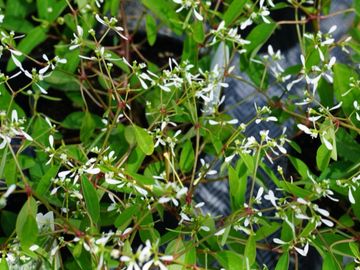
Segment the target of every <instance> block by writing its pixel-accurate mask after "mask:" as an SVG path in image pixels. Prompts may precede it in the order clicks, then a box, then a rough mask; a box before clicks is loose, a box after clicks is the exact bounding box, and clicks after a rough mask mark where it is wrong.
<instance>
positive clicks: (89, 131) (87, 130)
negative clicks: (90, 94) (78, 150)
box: [80, 112, 96, 142]
mask: <svg viewBox="0 0 360 270" xmlns="http://www.w3.org/2000/svg"><path fill="white" fill-rule="evenodd" d="M95 127H96V123H95V120H94V118H93V117H92V115H91V113H89V112H86V113H85V116H84V118H83V120H82V123H81V128H80V140H81V141H82V142H87V141H88V140H89V139H91V136H92V135H93V134H94V131H95Z"/></svg>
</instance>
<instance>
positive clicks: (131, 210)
mask: <svg viewBox="0 0 360 270" xmlns="http://www.w3.org/2000/svg"><path fill="white" fill-rule="evenodd" d="M139 208H140V207H139V206H138V205H132V206H130V207H128V208H126V209H124V211H122V212H121V214H120V215H119V216H118V217H117V219H116V220H115V222H114V225H115V227H116V228H118V229H120V230H124V229H125V228H126V227H127V226H128V225H129V224H130V223H131V222H132V218H133V217H134V216H136V215H137V214H138V213H139V210H140V209H139Z"/></svg>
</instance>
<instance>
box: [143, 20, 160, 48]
mask: <svg viewBox="0 0 360 270" xmlns="http://www.w3.org/2000/svg"><path fill="white" fill-rule="evenodd" d="M145 28H146V37H147V40H148V42H149V44H150V46H152V45H154V44H155V42H156V35H157V29H156V20H155V19H154V17H153V16H151V15H150V14H148V15H146V21H145Z"/></svg>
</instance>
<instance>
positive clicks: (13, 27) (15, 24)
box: [1, 1, 34, 34]
mask: <svg viewBox="0 0 360 270" xmlns="http://www.w3.org/2000/svg"><path fill="white" fill-rule="evenodd" d="M8 2H12V1H8ZM1 27H4V28H5V29H6V30H9V31H14V32H17V33H24V34H27V33H29V32H30V31H31V30H32V29H33V28H34V26H33V25H32V24H31V23H30V22H28V21H26V20H19V18H18V17H12V16H5V18H4V22H3V23H2V24H1Z"/></svg>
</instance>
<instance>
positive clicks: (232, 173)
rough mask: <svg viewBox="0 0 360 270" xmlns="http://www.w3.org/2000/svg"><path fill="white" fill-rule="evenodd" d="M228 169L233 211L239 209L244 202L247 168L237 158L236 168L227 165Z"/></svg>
mask: <svg viewBox="0 0 360 270" xmlns="http://www.w3.org/2000/svg"><path fill="white" fill-rule="evenodd" d="M228 171H229V189H230V201H231V209H233V211H235V210H237V209H240V208H241V207H242V206H243V204H244V202H245V192H246V186H247V175H248V174H247V172H248V169H247V167H246V165H245V163H244V162H243V161H242V160H241V159H239V160H238V162H237V165H236V169H234V168H233V167H231V166H229V168H228Z"/></svg>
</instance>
